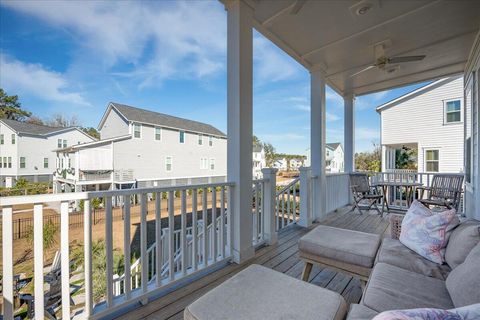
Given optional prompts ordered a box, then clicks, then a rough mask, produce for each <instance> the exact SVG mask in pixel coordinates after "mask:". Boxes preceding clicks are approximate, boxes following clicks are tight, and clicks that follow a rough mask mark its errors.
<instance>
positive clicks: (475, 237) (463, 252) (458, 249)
mask: <svg viewBox="0 0 480 320" xmlns="http://www.w3.org/2000/svg"><path fill="white" fill-rule="evenodd" d="M479 242H480V221H475V220H467V221H464V222H462V223H461V224H460V225H459V226H458V227H456V228H455V229H454V230H453V231H452V233H451V235H450V240H449V241H448V244H447V248H446V250H445V261H446V262H447V263H448V265H449V266H450V268H452V269H454V268H456V267H457V266H458V265H460V264H461V263H463V262H464V261H465V258H466V257H467V255H468V254H469V253H470V251H472V249H473V247H475V245H477V243H479Z"/></svg>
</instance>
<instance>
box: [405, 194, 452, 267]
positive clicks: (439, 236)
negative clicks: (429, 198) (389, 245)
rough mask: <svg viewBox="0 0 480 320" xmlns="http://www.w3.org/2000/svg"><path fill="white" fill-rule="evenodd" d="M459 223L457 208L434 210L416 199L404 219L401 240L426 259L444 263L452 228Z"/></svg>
mask: <svg viewBox="0 0 480 320" xmlns="http://www.w3.org/2000/svg"><path fill="white" fill-rule="evenodd" d="M459 223H460V221H459V219H458V217H457V214H456V211H455V209H451V210H446V211H442V212H438V211H435V212H434V211H432V210H430V209H429V208H427V207H425V206H424V205H423V204H421V203H420V202H418V201H414V202H413V203H412V205H411V206H410V208H409V209H408V211H407V213H406V214H405V218H404V219H403V221H402V231H401V232H400V239H399V240H400V242H401V243H403V245H405V246H406V247H407V248H409V249H411V250H413V251H415V252H416V253H418V254H419V255H421V256H422V257H424V258H425V259H428V260H430V261H433V262H435V263H438V264H442V263H444V262H445V247H446V246H447V243H448V239H449V237H450V233H451V230H452V229H453V228H455V227H456V226H457V225H458V224H459Z"/></svg>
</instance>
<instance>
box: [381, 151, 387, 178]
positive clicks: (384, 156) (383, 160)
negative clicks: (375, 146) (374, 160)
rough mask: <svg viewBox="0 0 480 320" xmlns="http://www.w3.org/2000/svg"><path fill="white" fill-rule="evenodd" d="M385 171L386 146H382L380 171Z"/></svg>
mask: <svg viewBox="0 0 480 320" xmlns="http://www.w3.org/2000/svg"><path fill="white" fill-rule="evenodd" d="M385 171H387V147H386V146H382V172H385Z"/></svg>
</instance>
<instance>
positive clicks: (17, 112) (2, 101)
mask: <svg viewBox="0 0 480 320" xmlns="http://www.w3.org/2000/svg"><path fill="white" fill-rule="evenodd" d="M30 115H31V113H30V112H28V111H26V110H23V109H22V108H21V103H20V101H18V96H9V95H7V93H6V92H5V91H4V90H3V89H2V88H0V118H4V119H11V120H17V121H23V120H25V118H26V117H29V116H30Z"/></svg>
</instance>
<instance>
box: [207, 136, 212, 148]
mask: <svg viewBox="0 0 480 320" xmlns="http://www.w3.org/2000/svg"><path fill="white" fill-rule="evenodd" d="M208 145H209V146H210V147H211V146H213V137H212V136H210V137H208Z"/></svg>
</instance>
